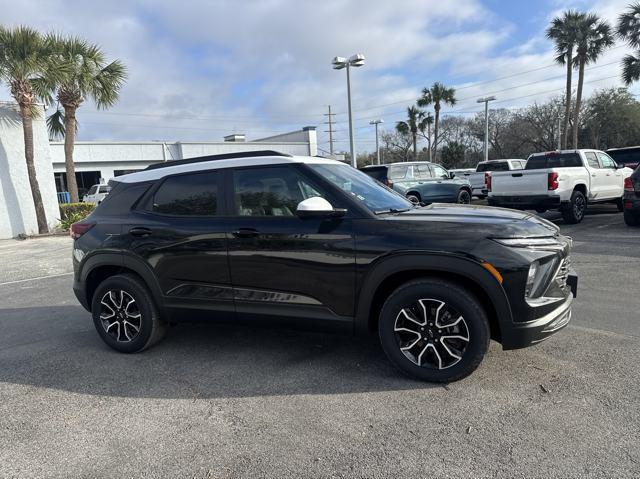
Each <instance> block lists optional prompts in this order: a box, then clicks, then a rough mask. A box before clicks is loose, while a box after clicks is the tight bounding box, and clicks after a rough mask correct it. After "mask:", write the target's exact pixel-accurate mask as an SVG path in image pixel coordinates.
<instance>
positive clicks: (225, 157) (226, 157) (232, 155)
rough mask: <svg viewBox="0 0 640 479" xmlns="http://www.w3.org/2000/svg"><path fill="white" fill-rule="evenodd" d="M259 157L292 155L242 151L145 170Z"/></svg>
mask: <svg viewBox="0 0 640 479" xmlns="http://www.w3.org/2000/svg"><path fill="white" fill-rule="evenodd" d="M261 156H286V157H289V158H292V155H289V154H287V153H280V152H278V151H273V150H258V151H244V152H237V153H223V154H221V155H208V156H198V157H196V158H185V159H184V160H169V161H165V162H163V163H154V164H153V165H149V166H147V167H146V168H145V170H156V169H158V168H167V167H169V166H178V165H189V164H191V163H200V162H202V161H216V160H232V159H234V158H258V157H261Z"/></svg>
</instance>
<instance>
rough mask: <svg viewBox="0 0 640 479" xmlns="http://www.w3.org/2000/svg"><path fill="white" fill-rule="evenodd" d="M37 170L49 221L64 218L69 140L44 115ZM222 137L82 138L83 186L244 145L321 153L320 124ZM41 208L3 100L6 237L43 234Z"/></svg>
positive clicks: (13, 113) (0, 173)
mask: <svg viewBox="0 0 640 479" xmlns="http://www.w3.org/2000/svg"><path fill="white" fill-rule="evenodd" d="M33 136H34V149H35V165H36V176H37V178H38V183H39V186H40V192H41V193H42V199H43V203H44V208H45V213H46V216H47V223H48V224H49V227H50V228H54V227H55V226H56V225H57V224H58V221H59V218H60V211H59V209H58V196H57V192H63V191H66V173H65V172H64V171H65V166H64V143H62V142H49V140H48V136H47V128H46V124H45V121H44V115H41V116H40V118H38V119H36V120H34V124H33ZM224 140H225V141H220V142H214V141H212V142H209V141H206V142H181V141H176V142H162V141H127V142H121V141H113V142H104V141H79V142H76V145H75V151H74V155H73V157H74V163H75V166H76V177H77V179H78V187H79V190H80V192H81V195H82V192H83V191H86V190H88V189H89V188H90V187H91V186H92V185H94V184H97V183H100V182H107V181H108V180H110V179H111V178H113V177H116V176H118V175H121V174H125V173H128V172H131V171H137V170H142V169H144V168H146V167H147V166H149V165H151V164H153V163H158V162H162V161H170V160H178V159H184V158H193V157H197V156H205V155H216V154H221V153H233V152H240V151H256V150H275V151H279V152H282V153H289V154H292V155H311V156H315V155H317V154H318V142H317V137H316V129H315V127H313V126H308V127H304V128H302V129H301V130H299V131H293V132H290V133H285V134H282V135H277V136H272V137H269V138H260V139H258V140H253V141H245V136H244V135H241V134H233V135H229V136H226V137H225V138H224ZM37 233H38V225H37V222H36V214H35V208H34V206H33V199H32V196H31V188H30V187H29V177H28V175H27V166H26V162H25V158H24V137H23V131H22V122H21V120H20V115H19V113H18V111H17V107H16V105H15V104H12V103H2V102H0V239H4V238H13V237H16V236H18V235H20V234H26V235H31V234H37Z"/></svg>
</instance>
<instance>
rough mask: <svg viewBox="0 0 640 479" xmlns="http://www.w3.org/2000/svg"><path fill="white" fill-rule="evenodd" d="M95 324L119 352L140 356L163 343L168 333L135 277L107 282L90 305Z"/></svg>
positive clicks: (119, 276)
mask: <svg viewBox="0 0 640 479" xmlns="http://www.w3.org/2000/svg"><path fill="white" fill-rule="evenodd" d="M91 315H92V316H93V324H94V326H95V328H96V331H98V334H99V335H100V337H101V338H102V340H103V341H104V342H105V343H107V345H109V346H110V347H112V348H113V349H115V350H116V351H120V352H122V353H137V352H140V351H143V350H144V349H146V348H149V347H151V346H153V345H154V344H155V343H157V342H158V341H160V340H161V339H162V338H163V337H164V335H165V333H166V330H167V323H166V322H165V321H164V320H162V318H161V317H160V314H159V313H158V309H157V307H156V305H155V303H154V300H153V296H152V295H151V293H150V292H149V290H148V289H147V287H146V286H145V284H144V283H143V282H142V281H141V280H140V279H139V278H137V277H136V276H133V275H130V274H119V275H116V276H112V277H110V278H107V279H105V280H104V281H103V282H102V283H100V285H99V286H98V288H97V289H96V291H95V293H94V294H93V300H92V301H91Z"/></svg>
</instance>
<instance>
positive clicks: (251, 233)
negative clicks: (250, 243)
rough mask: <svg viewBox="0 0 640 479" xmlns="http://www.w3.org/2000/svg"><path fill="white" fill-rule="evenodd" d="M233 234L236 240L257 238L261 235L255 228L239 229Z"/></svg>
mask: <svg viewBox="0 0 640 479" xmlns="http://www.w3.org/2000/svg"><path fill="white" fill-rule="evenodd" d="M231 234H232V235H233V236H235V237H236V238H255V237H256V236H258V235H259V234H260V233H259V232H258V230H256V229H254V228H238V229H237V230H235V231H234V232H233V233H231Z"/></svg>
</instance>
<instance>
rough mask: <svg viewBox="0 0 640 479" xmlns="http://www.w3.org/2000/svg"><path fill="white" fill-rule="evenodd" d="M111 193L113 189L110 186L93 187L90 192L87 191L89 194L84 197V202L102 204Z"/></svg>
mask: <svg viewBox="0 0 640 479" xmlns="http://www.w3.org/2000/svg"><path fill="white" fill-rule="evenodd" d="M110 191H111V187H110V186H109V185H104V184H103V185H93V186H92V187H91V188H90V189H89V191H87V194H86V195H84V196H83V197H82V201H84V202H85V203H95V204H100V203H101V202H102V200H104V199H105V198H106V197H107V195H108V194H109V192H110Z"/></svg>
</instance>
